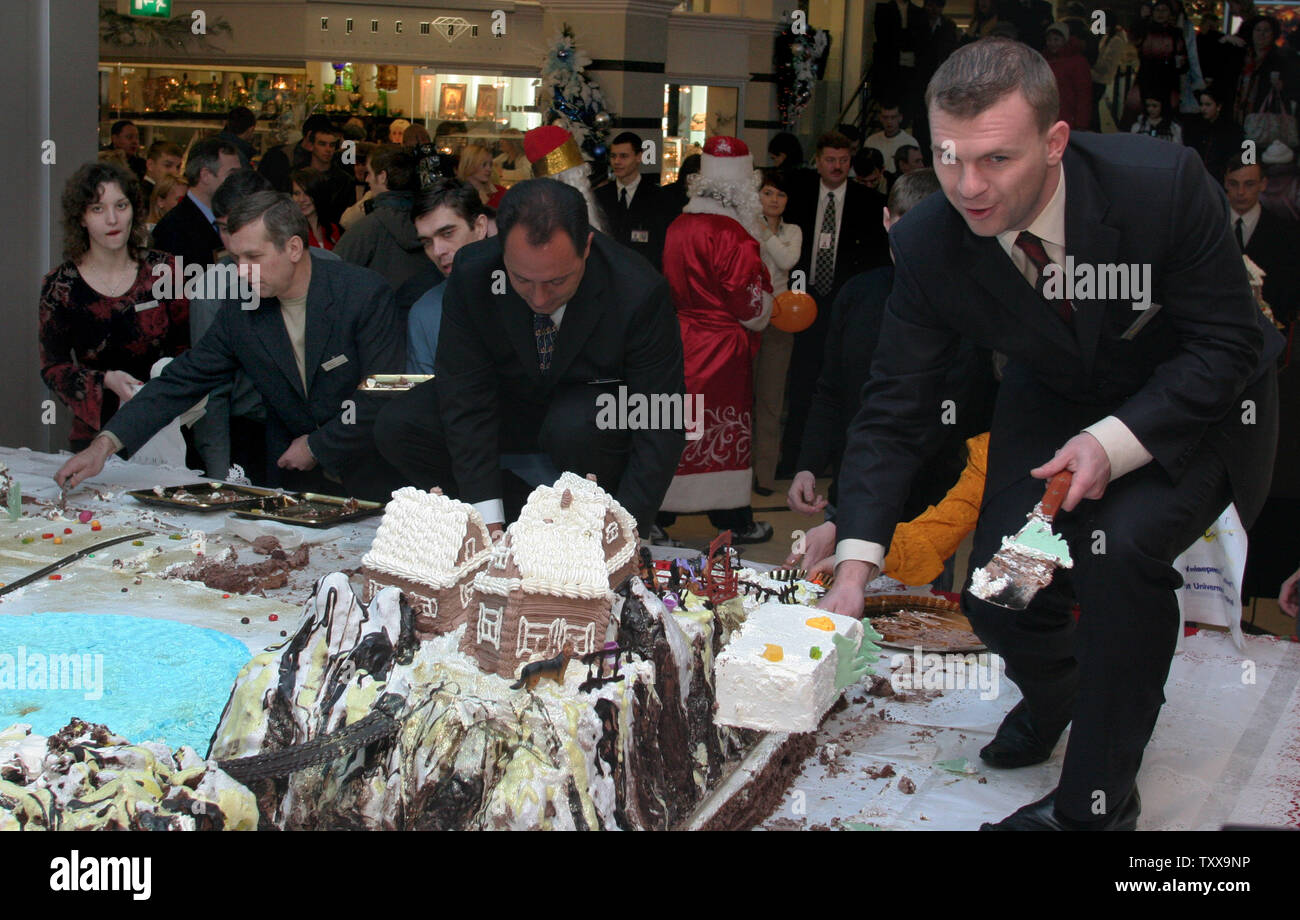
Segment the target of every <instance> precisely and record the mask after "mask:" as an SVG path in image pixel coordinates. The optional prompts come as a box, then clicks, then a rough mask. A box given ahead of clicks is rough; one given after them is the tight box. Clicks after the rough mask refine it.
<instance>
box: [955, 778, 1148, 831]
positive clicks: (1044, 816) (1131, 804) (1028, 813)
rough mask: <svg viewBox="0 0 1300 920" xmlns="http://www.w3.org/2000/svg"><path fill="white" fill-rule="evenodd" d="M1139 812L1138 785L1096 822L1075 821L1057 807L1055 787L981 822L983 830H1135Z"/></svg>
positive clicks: (1140, 807) (1140, 800) (1140, 808)
mask: <svg viewBox="0 0 1300 920" xmlns="http://www.w3.org/2000/svg"><path fill="white" fill-rule="evenodd" d="M1140 814H1142V799H1141V797H1139V796H1138V791H1137V786H1134V787H1133V791H1132V792H1130V793H1129V794H1128V796H1127V797H1125V799H1124V800H1123V801H1122V802H1120V805H1119V807H1118V808H1117V809H1115V811H1114V813H1113V814H1111V815H1109V816H1107V817H1105V818H1102V819H1101V820H1099V821H1086V822H1085V821H1074V820H1071V819H1070V818H1067V817H1065V816H1064V815H1062V814H1060V813H1058V812H1057V810H1056V790H1055V789H1053V790H1052V791H1051V792H1049V793H1048V794H1047V795H1046V796H1044V797H1043V798H1041V799H1039V800H1038V801H1037V802H1034V803H1033V804H1032V805H1026V806H1024V807H1023V808H1019V809H1017V810H1016V811H1014V812H1012V813H1011V814H1010V815H1008V816H1007V817H1005V818H1003V819H1002V820H1001V821H998V822H997V823H996V824H988V823H985V824H981V825H980V830H982V831H1135V830H1137V821H1138V815H1140Z"/></svg>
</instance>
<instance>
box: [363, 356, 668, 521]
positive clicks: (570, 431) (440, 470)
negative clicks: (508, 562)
mask: <svg viewBox="0 0 1300 920" xmlns="http://www.w3.org/2000/svg"><path fill="white" fill-rule="evenodd" d="M599 392H600V390H599V389H598V388H597V387H594V386H585V385H577V386H570V387H559V388H557V389H556V390H555V393H554V396H553V397H552V399H551V401H550V403H549V405H547V407H546V409H545V413H544V415H543V416H542V419H541V424H540V428H539V426H538V424H537V422H536V420H526V419H518V418H512V417H510V416H509V415H506V416H505V417H503V418H502V419H501V424H500V441H499V445H498V446H499V450H500V452H501V453H545V454H546V455H548V456H549V457H550V458H551V462H552V463H553V464H554V465H555V468H556V469H557V470H560V471H561V472H572V473H577V474H578V475H580V476H585V475H587V474H588V473H595V474H596V481H597V482H598V483H599V484H600V487H601V488H603V489H604V490H605V491H607V492H609V493H610V494H617V492H618V486H619V483H620V482H621V481H622V479H623V472H624V470H626V469H627V463H628V459H629V455H630V440H631V439H630V435H629V432H626V431H617V430H603V429H601V428H599V427H597V425H596V413H597V407H596V395H597V394H598V393H599ZM533 432H536V434H535V435H534V434H533ZM375 442H376V444H377V445H378V446H379V451H380V453H381V454H382V455H383V456H384V457H385V458H386V459H387V460H388V461H389V462H390V463H391V464H392V465H393V466H394V467H396V468H397V469H398V470H399V471H400V472H401V473H402V475H403V477H405V479H406V480H407V481H408V482H409V483H410V484H412V485H415V486H416V487H417V488H420V489H428V488H431V487H433V486H439V487H441V488H442V491H443V492H444V493H445V494H446V495H449V496H451V497H452V498H461V497H462V496H461V494H460V488H459V487H458V485H457V483H456V477H455V474H454V468H453V465H452V456H451V451H450V449H449V448H448V445H447V436H446V432H445V431H444V429H443V426H442V416H441V413H440V412H439V408H438V390H437V386H436V382H435V381H432V380H431V381H429V382H428V383H422V384H420V385H419V386H417V387H415V388H414V389H412V390H411V391H410V392H409V393H404V394H402V395H401V396H398V397H396V398H394V399H393V400H392V401H391V402H390V403H389V405H387V406H385V407H384V408H383V409H382V410H381V411H380V413H379V417H378V418H377V419H376V421H375ZM502 490H503V492H504V494H503V495H501V496H499V497H500V498H501V499H502V501H503V502H504V504H505V512H506V519H507V520H506V523H509V522H510V521H512V520H514V519H515V518H516V517H518V515H519V509H520V508H522V507H523V504H524V501H526V500H527V497H528V493H529V492H530V491H531V489H529V488H528V487H527V486H526V485H525V484H524V483H523V482H522V480H520V479H519V478H518V477H516V476H514V475H513V474H510V473H507V472H504V471H503V472H502ZM491 497H493V496H470V497H467V498H465V499H464V500H466V501H470V502H478V501H484V500H486V499H487V498H491ZM627 510H628V512H629V513H630V514H631V515H632V516H633V517H634V518H636V519H637V520H638V521H639V522H640V521H644V522H645V524H646V525H648V524H649V523H650V522H652V521H653V520H654V512H655V510H656V509H654V508H646V509H642V508H628V509H627ZM643 515H644V516H643Z"/></svg>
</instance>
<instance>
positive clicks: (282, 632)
mask: <svg viewBox="0 0 1300 920" xmlns="http://www.w3.org/2000/svg"><path fill="white" fill-rule="evenodd" d="M280 635H282V636H287V635H289V634H288V633H287V632H285V631H284V630H283V629H282V630H280Z"/></svg>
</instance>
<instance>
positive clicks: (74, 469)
mask: <svg viewBox="0 0 1300 920" xmlns="http://www.w3.org/2000/svg"><path fill="white" fill-rule="evenodd" d="M115 452H116V451H115V449H114V447H113V442H112V441H110V440H109V439H108V438H95V440H93V441H91V442H90V446H89V447H87V448H86V449H85V450H83V451H82V452H81V453H79V454H76V455H75V456H73V457H72V458H71V459H69V460H68V462H67V463H65V464H63V466H61V467H59V471H58V472H57V473H55V474H54V481H55V482H57V483H58V484H59V486H60V488H64V489H69V490H71V489H75V488H76V487H77V486H79V485H81V484H82V483H83V482H85V481H86V480H87V479H91V478H92V477H95V476H98V475H99V472H100V470H102V469H103V468H104V463H105V462H106V461H107V460H108V458H109V457H111V456H113V454H114V453H115Z"/></svg>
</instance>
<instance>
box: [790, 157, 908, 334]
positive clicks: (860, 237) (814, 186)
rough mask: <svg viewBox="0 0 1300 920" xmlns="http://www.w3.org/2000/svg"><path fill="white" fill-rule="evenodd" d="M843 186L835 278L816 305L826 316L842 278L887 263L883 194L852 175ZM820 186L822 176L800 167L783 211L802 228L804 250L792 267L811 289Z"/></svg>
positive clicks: (844, 279) (847, 277)
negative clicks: (883, 222) (829, 291)
mask: <svg viewBox="0 0 1300 920" xmlns="http://www.w3.org/2000/svg"><path fill="white" fill-rule="evenodd" d="M845 186H846V187H847V188H848V191H847V192H846V193H845V196H844V214H843V216H842V217H841V219H840V236H839V240H838V241H837V243H836V247H835V282H834V284H833V285H832V287H831V295H830V298H829V299H828V300H827V302H826V303H825V304H820V305H819V306H821V307H823V308H824V310H823V312H824V313H826V314H827V316H829V313H830V306H831V302H832V301H833V300H834V298H835V295H836V294H837V293H839V290H840V288H841V287H842V286H843V285H844V282H846V281H848V280H849V279H850V278H852V277H853V276H854V275H856V274H858V273H859V272H864V271H866V270H867V269H869V268H876V267H877V266H880V265H888V264H889V237H888V236H886V235H885V228H884V227H883V226H882V225H881V223H880V218H881V209H882V208H883V207H884V206H885V196H884V195H882V194H880V193H879V192H877V191H875V190H874V189H869V188H867V187H866V186H864V185H861V184H860V183H857V182H854V181H853V180H851V179H849V180H845ZM820 190H821V177H820V176H818V175H817V173H816V172H814V171H813V170H803V171H801V172H800V173H799V174H798V176H797V180H796V184H795V186H794V188H793V189H792V190H791V193H790V204H789V205H788V206H787V208H786V215H785V218H786V220H788V221H789V222H790V223H792V224H798V225H799V229H800V230H801V231H802V232H803V250H802V251H801V252H800V254H799V263H798V264H797V265H796V266H795V269H796V270H802V271H803V272H804V278H805V280H806V281H807V284H808V290H809V291H811V290H812V263H813V259H814V258H815V256H816V248H815V247H816V244H817V233H818V229H819V228H820V226H821V215H820V214H819V213H817V198H818V195H819V193H820Z"/></svg>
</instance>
